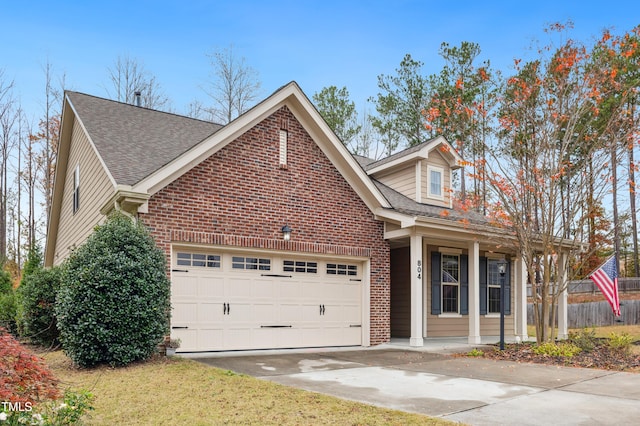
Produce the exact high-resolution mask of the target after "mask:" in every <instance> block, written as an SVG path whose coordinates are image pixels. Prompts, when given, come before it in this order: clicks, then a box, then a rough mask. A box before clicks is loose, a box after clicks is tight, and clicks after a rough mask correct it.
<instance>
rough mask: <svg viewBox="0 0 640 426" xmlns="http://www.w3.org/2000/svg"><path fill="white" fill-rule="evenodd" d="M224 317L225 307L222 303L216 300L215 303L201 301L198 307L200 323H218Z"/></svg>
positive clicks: (198, 320)
mask: <svg viewBox="0 0 640 426" xmlns="http://www.w3.org/2000/svg"><path fill="white" fill-rule="evenodd" d="M223 318H224V309H223V306H222V303H219V302H214V303H199V304H198V307H197V322H199V323H208V322H213V323H217V322H220V321H222V320H223Z"/></svg>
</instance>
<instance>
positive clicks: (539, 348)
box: [533, 342, 581, 358]
mask: <svg viewBox="0 0 640 426" xmlns="http://www.w3.org/2000/svg"><path fill="white" fill-rule="evenodd" d="M580 351H581V349H580V348H579V347H577V346H576V345H574V344H572V343H568V342H564V343H559V344H555V343H553V342H545V343H541V344H539V345H536V346H534V348H533V352H534V353H535V354H537V355H546V356H554V357H563V358H571V357H573V356H574V355H577V354H579V353H580Z"/></svg>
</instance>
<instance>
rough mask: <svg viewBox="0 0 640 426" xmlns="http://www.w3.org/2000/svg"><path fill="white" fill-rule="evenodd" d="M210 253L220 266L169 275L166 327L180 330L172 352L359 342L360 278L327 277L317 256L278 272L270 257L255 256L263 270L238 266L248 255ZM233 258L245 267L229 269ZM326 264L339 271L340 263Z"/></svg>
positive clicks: (279, 268)
mask: <svg viewBox="0 0 640 426" xmlns="http://www.w3.org/2000/svg"><path fill="white" fill-rule="evenodd" d="M187 251H188V250H185V249H181V250H180V252H181V253H185V252H187ZM200 251H201V252H203V250H202V249H200ZM216 253H217V254H218V255H219V256H220V262H219V264H220V267H213V268H209V267H200V268H197V267H193V266H192V267H189V268H188V272H184V271H182V270H180V271H179V272H178V271H176V270H174V272H173V274H172V305H173V307H174V311H173V316H172V326H174V325H177V326H185V327H188V328H187V329H178V330H176V329H173V330H172V336H174V337H179V338H181V339H182V345H181V348H180V349H179V351H180V352H190V351H210V350H240V349H267V348H296V347H320V346H336V345H361V342H362V336H361V333H362V329H361V328H360V327H359V326H360V325H361V323H362V318H361V315H362V308H361V301H362V284H361V282H360V281H358V282H354V280H355V278H353V277H350V276H348V275H347V274H346V273H345V274H342V275H340V274H338V273H336V274H333V275H330V274H329V273H328V269H329V268H328V265H327V264H326V263H327V262H321V261H318V260H317V259H314V260H309V261H298V260H296V261H295V270H291V271H287V270H284V273H281V271H282V270H283V268H285V267H286V266H287V265H283V261H282V259H281V258H278V257H277V256H268V255H260V257H259V258H260V259H263V258H264V259H267V258H268V260H267V262H270V264H269V265H270V266H269V267H270V268H271V269H270V270H269V271H268V272H265V271H264V270H259V269H253V270H250V269H249V268H248V267H246V265H249V263H247V262H249V261H248V260H246V259H252V258H254V257H256V256H255V255H253V256H252V255H244V254H242V253H239V254H230V253H224V252H221V251H220V250H218V251H217V252H216ZM193 256H194V255H192V258H195V257H193ZM233 259H245V262H244V265H245V269H242V268H241V267H238V268H231V265H232V264H233V262H235V261H234V260H233ZM236 263H237V264H238V265H242V263H240V262H239V261H238V262H236ZM333 263H334V266H335V267H336V268H337V270H340V268H341V267H342V266H344V265H343V264H344V263H345V262H342V263H337V262H336V260H333ZM336 264H337V266H336ZM349 264H353V262H349ZM310 265H312V266H313V267H311V266H310ZM176 268H184V266H181V267H180V266H176ZM360 268H361V266H357V269H358V270H361V269H360ZM342 270H345V269H344V268H343V269H342ZM350 325H356V326H358V327H354V328H350Z"/></svg>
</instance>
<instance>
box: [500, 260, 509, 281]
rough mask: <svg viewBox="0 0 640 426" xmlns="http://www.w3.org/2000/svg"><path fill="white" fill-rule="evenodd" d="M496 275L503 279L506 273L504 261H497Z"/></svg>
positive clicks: (505, 262)
mask: <svg viewBox="0 0 640 426" xmlns="http://www.w3.org/2000/svg"><path fill="white" fill-rule="evenodd" d="M498 273H499V274H500V276H501V277H504V274H506V273H507V261H506V260H504V259H500V260H498Z"/></svg>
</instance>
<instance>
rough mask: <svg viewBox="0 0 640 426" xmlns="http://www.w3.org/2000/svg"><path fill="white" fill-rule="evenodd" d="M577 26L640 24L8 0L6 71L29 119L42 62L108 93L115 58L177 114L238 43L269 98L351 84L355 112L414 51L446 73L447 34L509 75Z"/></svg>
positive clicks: (620, 18) (630, 13)
mask: <svg viewBox="0 0 640 426" xmlns="http://www.w3.org/2000/svg"><path fill="white" fill-rule="evenodd" d="M569 19H570V20H572V21H573V22H574V26H575V29H574V30H573V32H572V34H571V35H572V37H573V38H576V39H580V40H584V41H589V40H592V39H593V38H595V37H597V36H598V35H599V34H600V33H601V31H602V30H603V29H604V28H610V29H612V30H613V32H614V33H623V32H626V31H629V30H631V29H632V28H633V27H634V26H636V25H638V24H640V3H638V1H637V0H635V1H631V0H622V1H617V2H594V1H588V0H583V1H562V0H555V1H547V0H543V1H537V2H536V1H530V2H515V1H509V2H506V1H494V2H491V1H484V2H482V1H458V2H447V1H442V0H440V1H431V0H424V1H417V0H398V1H375V0H370V1H348V0H340V1H333V0H327V1H318V2H313V1H304V0H298V1H278V0H273V1H242V0H235V1H222V0H221V1H204V0H196V1H188V0H185V1H164V0H154V1H136V0H128V1H121V0H111V1H100V2H93V1H88V0H85V1H64V0H60V1H57V2H50V1H14V0H0V38H1V40H2V44H1V45H0V69H4V72H5V78H9V79H14V80H15V84H16V95H17V96H18V97H19V98H20V100H21V102H22V104H23V107H24V109H25V110H26V111H27V114H28V116H29V117H31V118H38V117H40V116H42V103H43V100H42V99H43V93H44V73H43V66H44V64H45V63H46V62H47V60H48V61H49V62H50V63H51V65H52V66H53V71H54V74H55V75H60V74H62V73H64V74H66V83H67V88H69V89H72V90H77V91H81V92H85V93H90V94H94V95H97V96H106V91H105V86H107V85H108V76H107V67H109V66H112V65H113V63H114V61H115V59H116V58H117V57H118V55H129V56H130V57H134V58H137V59H138V60H139V61H140V62H141V63H143V64H144V66H145V68H146V69H147V70H148V71H150V72H151V73H153V74H154V75H155V76H156V77H157V79H158V82H159V83H160V84H161V86H162V88H163V89H164V92H165V93H166V95H167V96H168V97H169V98H170V99H171V100H172V107H173V109H174V110H175V111H176V112H184V111H185V110H186V106H187V105H188V104H189V102H191V101H192V100H194V99H200V100H201V101H205V100H206V96H205V95H204V94H203V92H202V90H201V87H202V86H203V85H205V84H206V83H207V81H208V78H209V75H210V72H211V68H210V65H209V60H208V58H207V56H206V54H207V53H208V52H211V51H212V49H214V48H216V47H228V46H229V45H231V44H233V46H234V51H235V52H236V53H237V55H238V56H243V57H245V58H246V61H247V63H248V64H249V65H250V66H252V67H253V68H255V69H256V70H257V71H258V73H259V78H260V80H261V82H262V87H263V89H262V96H263V97H266V96H267V95H269V94H270V93H272V92H273V91H274V90H276V89H277V88H278V87H280V86H282V85H283V84H286V83H288V82H289V81H291V80H295V81H297V82H298V83H299V84H300V86H301V87H302V89H303V90H304V91H305V93H307V95H308V96H309V97H311V95H313V93H315V92H318V91H319V90H320V89H322V88H323V87H325V86H330V85H336V86H338V87H342V86H346V87H347V88H348V89H349V91H350V93H351V98H352V100H354V101H355V102H356V104H357V108H358V110H359V111H361V110H362V109H364V108H365V107H366V99H367V98H368V97H369V96H374V95H375V94H376V93H377V76H378V75H380V74H393V73H394V70H395V69H396V68H397V66H398V64H399V63H400V61H401V59H402V58H403V56H404V55H405V54H406V53H410V54H411V55H412V56H413V57H414V58H415V59H418V60H421V61H422V62H424V63H425V67H424V72H425V74H431V73H435V72H438V71H439V70H440V69H441V68H442V65H443V63H442V60H441V58H440V57H439V56H438V49H439V46H440V44H441V43H442V42H443V41H446V42H448V43H449V44H451V45H458V44H459V43H460V42H461V41H472V42H476V43H479V44H480V47H481V49H482V54H481V56H480V59H482V60H485V59H490V60H491V63H492V65H493V66H494V67H496V68H499V69H502V70H504V71H505V72H508V70H509V67H510V66H511V64H512V62H513V59H514V58H516V57H518V58H521V57H524V58H526V57H527V56H528V55H530V51H529V48H530V47H531V46H532V41H533V40H535V39H538V40H546V38H545V37H546V36H545V33H544V32H543V29H544V28H545V26H546V25H547V24H549V23H553V22H566V21H567V20H569Z"/></svg>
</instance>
